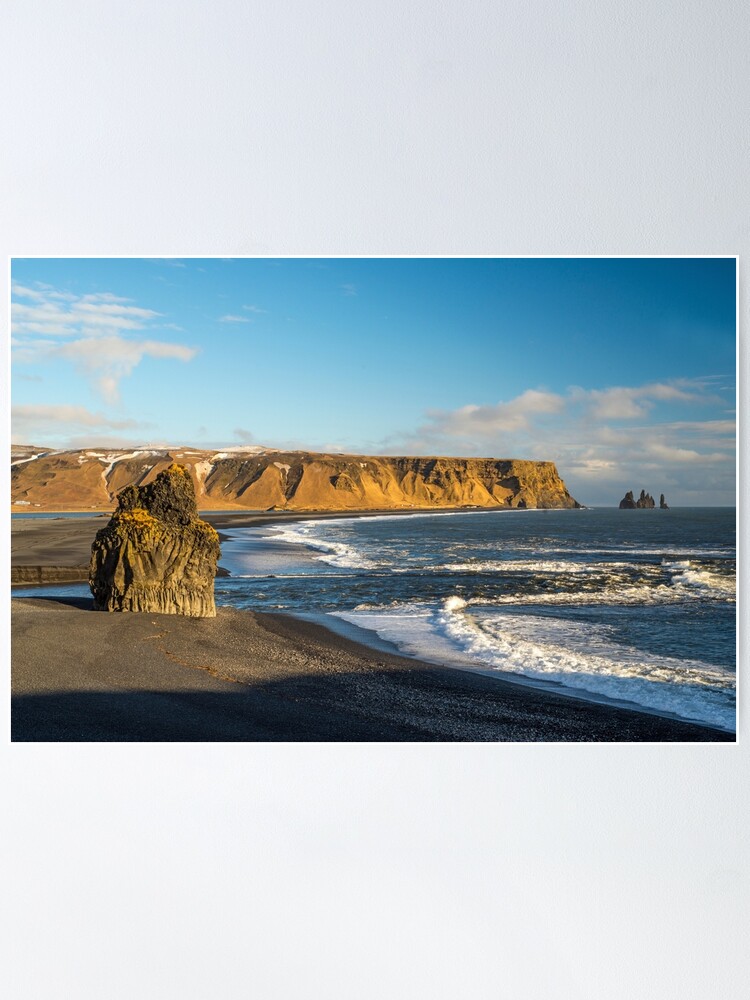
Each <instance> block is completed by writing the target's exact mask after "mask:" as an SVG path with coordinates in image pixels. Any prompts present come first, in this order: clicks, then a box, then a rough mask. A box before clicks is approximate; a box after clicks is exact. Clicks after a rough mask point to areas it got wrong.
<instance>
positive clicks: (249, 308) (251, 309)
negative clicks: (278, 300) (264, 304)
mask: <svg viewBox="0 0 750 1000" xmlns="http://www.w3.org/2000/svg"><path fill="white" fill-rule="evenodd" d="M242 308H243V309H247V311H248V312H251V313H258V314H260V313H267V312H268V310H267V309H261V308H260V306H243V307H242Z"/></svg>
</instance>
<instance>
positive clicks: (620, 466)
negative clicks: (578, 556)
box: [381, 379, 735, 504]
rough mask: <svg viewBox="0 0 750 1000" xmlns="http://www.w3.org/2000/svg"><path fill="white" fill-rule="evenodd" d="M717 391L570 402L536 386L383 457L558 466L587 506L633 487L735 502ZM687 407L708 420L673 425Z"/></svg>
mask: <svg viewBox="0 0 750 1000" xmlns="http://www.w3.org/2000/svg"><path fill="white" fill-rule="evenodd" d="M715 392H716V386H715V384H712V382H711V381H710V380H707V379H694V380H690V381H688V380H681V381H675V382H653V383H647V384H644V385H641V386H616V387H607V388H597V389H583V388H580V387H575V388H571V389H570V390H569V391H568V392H567V393H566V394H564V395H557V394H555V393H549V392H542V391H540V390H537V389H529V390H526V391H525V392H523V393H521V394H520V395H518V396H516V397H515V398H513V399H510V400H508V401H502V402H500V403H497V404H494V405H479V404H476V403H471V404H468V405H465V406H462V407H459V408H457V409H455V410H448V411H445V410H433V411H428V413H427V418H428V419H427V421H426V422H425V423H424V424H422V425H421V426H420V427H418V428H417V429H416V431H415V432H414V433H413V434H411V435H402V436H399V437H392V438H390V439H389V440H387V441H386V442H382V443H381V450H386V451H387V452H389V453H391V454H397V453H399V452H400V453H412V454H420V453H421V454H443V455H448V454H454V455H456V454H462V455H484V456H494V457H497V458H534V459H537V460H551V461H554V462H556V463H557V465H558V468H559V470H560V472H561V474H562V475H563V477H564V478H565V480H566V483H567V485H568V487H569V489H570V490H571V493H572V494H573V496H575V497H576V498H577V499H578V500H580V501H581V502H582V503H604V504H617V503H618V502H619V500H620V499H621V498H622V496H623V495H624V494H625V492H626V491H627V490H628V489H635V488H637V489H638V490H640V489H641V488H645V489H647V490H648V491H649V492H651V493H652V494H654V495H658V494H659V493H660V492H665V493H667V494H672V496H676V498H677V499H676V501H675V502H677V503H679V502H683V503H687V502H691V503H701V502H709V503H732V502H733V495H734V474H735V423H734V421H733V420H730V419H726V412H725V402H724V401H722V399H721V397H719V396H717V395H716V394H715ZM657 403H659V404H660V407H659V409H658V410H657V409H656V404H657ZM688 406H689V407H690V408H691V409H695V407H696V406H700V407H701V408H702V409H707V410H709V412H708V413H707V416H708V417H709V419H707V420H695V419H687V420H680V419H675V418H679V417H681V416H683V415H685V408H686V407H688ZM711 407H713V412H711V409H710V408H711ZM714 415H715V416H716V419H712V417H714ZM691 416H692V414H691ZM639 417H640V418H641V419H637V418H639ZM665 418H666V419H665ZM383 446H385V447H384V449H383ZM704 469H706V470H710V472H708V473H705V472H704V471H703V470H704ZM680 497H683V498H689V499H683V500H682V501H680V499H679V498H680ZM668 500H669V496H668Z"/></svg>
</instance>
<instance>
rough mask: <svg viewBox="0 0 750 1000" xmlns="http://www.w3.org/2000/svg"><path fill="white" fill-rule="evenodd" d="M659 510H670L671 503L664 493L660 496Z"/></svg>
mask: <svg viewBox="0 0 750 1000" xmlns="http://www.w3.org/2000/svg"><path fill="white" fill-rule="evenodd" d="M659 510H669V504H668V503H667V501H666V500H665V499H664V494H663V493H662V495H661V496H660V497H659Z"/></svg>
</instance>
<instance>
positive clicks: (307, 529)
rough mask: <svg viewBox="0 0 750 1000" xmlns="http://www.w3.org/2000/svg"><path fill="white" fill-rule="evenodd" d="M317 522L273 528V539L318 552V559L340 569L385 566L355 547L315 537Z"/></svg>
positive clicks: (302, 522)
mask: <svg viewBox="0 0 750 1000" xmlns="http://www.w3.org/2000/svg"><path fill="white" fill-rule="evenodd" d="M317 525H318V522H316V521H301V522H300V523H299V524H297V525H294V526H292V525H284V526H283V527H278V528H277V527H276V526H274V527H273V528H272V532H273V538H274V539H275V540H276V541H278V542H287V543H288V544H290V545H303V546H305V548H308V549H312V550H313V551H315V552H317V553H318V555H317V556H316V557H315V558H316V559H319V560H321V562H325V563H328V565H329V566H337V567H338V568H340V569H377V568H379V567H382V566H383V565H385V564H384V563H383V562H382V561H377V560H374V559H370V558H368V557H367V556H366V555H364V554H363V553H362V552H361V551H359V550H358V549H356V548H355V547H354V546H353V545H348V544H347V543H346V542H337V541H333V540H330V539H325V538H321V537H320V536H319V535H313V534H312V533H311V531H312V529H313V528H315V527H317Z"/></svg>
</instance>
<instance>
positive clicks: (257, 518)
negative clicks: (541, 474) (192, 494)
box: [11, 507, 492, 586]
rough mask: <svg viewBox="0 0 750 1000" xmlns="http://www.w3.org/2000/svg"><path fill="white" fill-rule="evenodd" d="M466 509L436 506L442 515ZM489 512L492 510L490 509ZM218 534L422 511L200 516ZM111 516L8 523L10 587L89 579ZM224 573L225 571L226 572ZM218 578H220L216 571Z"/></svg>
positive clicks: (422, 511) (233, 513)
mask: <svg viewBox="0 0 750 1000" xmlns="http://www.w3.org/2000/svg"><path fill="white" fill-rule="evenodd" d="M459 509H462V510H464V511H465V510H466V508H449V507H447V508H440V510H439V511H436V512H440V513H449V512H451V511H452V510H459ZM488 509H492V508H488ZM199 513H200V515H201V517H203V518H204V519H205V520H206V521H208V522H209V524H212V525H213V526H214V528H216V529H217V531H218V532H219V538H220V539H221V538H222V537H223V536H222V528H225V529H229V528H248V527H252V526H255V525H260V524H277V523H280V522H281V523H284V522H289V521H309V520H310V519H311V518H315V519H319V518H320V519H325V518H339V517H377V516H380V515H383V514H389V515H390V514H395V515H398V516H404V517H408V516H409V515H410V514H424V513H425V511H424V510H396V511H394V510H373V511H331V512H327V513H325V512H320V511H317V512H316V511H310V512H307V513H305V512H299V511H295V512H294V513H286V512H283V511H229V512H221V513H206V512H205V511H201V512H199ZM110 516H111V514H110V513H107V514H99V515H98V516H96V515H92V516H91V517H63V516H60V517H57V518H56V517H51V518H34V517H29V518H25V517H21V518H17V519H16V520H12V521H11V584H12V585H13V586H23V585H25V584H28V585H37V586H38V585H39V584H40V583H74V582H83V581H87V580H88V567H89V558H90V556H91V543H92V542H93V540H94V536H95V535H96V533H97V531H98V530H99V529H100V528H103V527H104V526H105V525H106V524H107V522H108V521H109V518H110ZM224 572H225V571H224ZM219 575H220V576H221V575H224V574H223V573H219Z"/></svg>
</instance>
